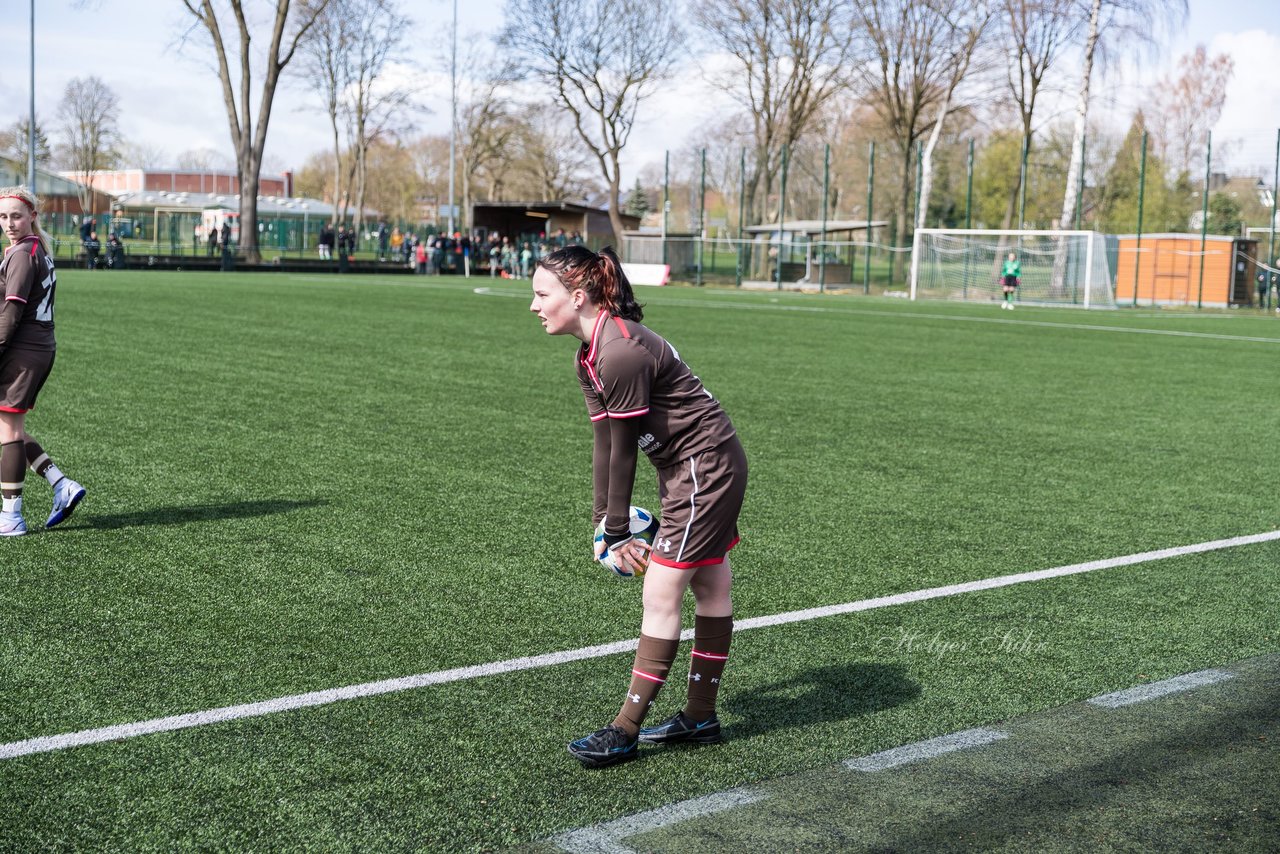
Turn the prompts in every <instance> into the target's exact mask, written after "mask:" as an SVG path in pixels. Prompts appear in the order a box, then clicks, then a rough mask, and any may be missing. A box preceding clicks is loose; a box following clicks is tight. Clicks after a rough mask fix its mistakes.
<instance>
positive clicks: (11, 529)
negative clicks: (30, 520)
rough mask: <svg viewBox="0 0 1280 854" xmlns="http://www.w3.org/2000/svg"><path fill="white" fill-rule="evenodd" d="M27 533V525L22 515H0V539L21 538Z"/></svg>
mask: <svg viewBox="0 0 1280 854" xmlns="http://www.w3.org/2000/svg"><path fill="white" fill-rule="evenodd" d="M26 532H27V523H26V522H25V521H23V519H22V514H21V513H18V512H13V513H0V537H21V536H22V535H23V534H25V533H26Z"/></svg>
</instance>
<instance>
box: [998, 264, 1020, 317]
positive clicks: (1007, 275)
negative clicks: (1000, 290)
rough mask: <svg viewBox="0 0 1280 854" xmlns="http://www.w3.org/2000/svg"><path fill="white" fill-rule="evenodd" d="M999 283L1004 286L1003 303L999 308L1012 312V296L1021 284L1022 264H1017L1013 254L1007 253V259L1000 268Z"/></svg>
mask: <svg viewBox="0 0 1280 854" xmlns="http://www.w3.org/2000/svg"><path fill="white" fill-rule="evenodd" d="M1000 282H1001V284H1002V285H1003V286H1004V303H1003V304H1002V305H1001V306H1000V307H1001V308H1007V309H1009V310H1010V311H1012V310H1013V295H1014V293H1015V292H1016V291H1017V290H1018V285H1019V284H1021V283H1022V264H1020V263H1018V256H1017V255H1016V254H1015V253H1013V252H1010V253H1009V259H1008V260H1007V261H1005V262H1004V265H1003V266H1001V267H1000Z"/></svg>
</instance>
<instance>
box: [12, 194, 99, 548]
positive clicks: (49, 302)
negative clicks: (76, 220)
mask: <svg viewBox="0 0 1280 854" xmlns="http://www.w3.org/2000/svg"><path fill="white" fill-rule="evenodd" d="M0 228H3V229H4V233H5V236H6V237H8V238H9V247H8V248H7V249H6V250H5V253H4V260H3V261H0V284H2V285H3V287H4V306H3V308H0V496H3V508H2V509H0V536H3V537H16V536H20V535H22V534H25V533H26V532H27V524H26V522H24V521H23V519H22V486H23V481H24V480H25V479H26V473H27V472H26V469H27V466H28V465H30V466H31V468H32V469H34V470H35V472H36V474H39V475H41V476H43V477H44V478H45V480H47V481H49V485H50V486H52V487H53V512H51V513H50V514H49V518H48V520H47V521H46V522H45V527H46V528H52V527H53V526H54V525H57V524H58V523H60V522H62V521H63V520H65V519H66V518H67V517H68V516H70V515H71V512H72V511H73V510H75V508H76V505H77V504H79V503H80V501H81V500H82V499H83V498H84V496H85V489H84V487H83V486H81V485H80V484H78V483H76V482H75V481H74V480H72V479H71V478H69V477H67V476H66V475H64V474H63V473H62V472H61V471H59V470H58V467H57V466H56V465H54V464H53V460H51V459H49V455H48V454H46V453H45V452H44V449H43V448H42V447H40V444H39V443H38V442H36V440H35V439H33V438H32V437H31V435H30V434H28V433H27V432H26V416H27V412H28V411H30V410H31V409H32V408H34V407H35V405H36V396H37V395H38V394H39V393H40V388H41V387H42V386H43V385H44V382H45V380H46V379H48V378H49V371H50V370H52V368H53V358H54V355H55V347H54V340H53V291H54V286H55V285H56V283H57V281H56V277H55V276H54V272H53V260H52V259H51V258H50V257H49V235H47V234H45V232H44V229H42V228H41V227H40V216H39V211H38V210H37V203H36V198H35V196H34V195H32V194H31V193H30V192H28V191H27V190H26V189H25V188H23V187H7V188H4V189H0Z"/></svg>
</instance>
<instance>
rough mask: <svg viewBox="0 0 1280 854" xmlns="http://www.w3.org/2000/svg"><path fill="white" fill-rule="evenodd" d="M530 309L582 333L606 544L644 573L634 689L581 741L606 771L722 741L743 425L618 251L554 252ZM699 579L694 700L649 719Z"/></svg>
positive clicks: (589, 762)
mask: <svg viewBox="0 0 1280 854" xmlns="http://www.w3.org/2000/svg"><path fill="white" fill-rule="evenodd" d="M529 310H530V311H532V312H533V313H534V314H536V315H537V316H538V319H539V320H541V321H542V325H543V327H544V328H545V329H546V330H547V332H548V333H549V334H551V335H572V336H574V337H575V338H578V339H579V340H580V341H581V342H582V345H581V346H580V347H579V348H578V350H577V352H576V353H575V355H574V366H575V368H576V369H577V373H578V380H579V383H580V384H581V386H582V393H583V395H584V396H585V398H586V404H587V413H588V415H589V416H590V418H591V422H592V430H593V436H594V449H593V453H592V469H593V485H594V498H595V501H594V506H593V519H592V522H593V525H599V524H600V520H601V519H603V520H604V542H603V544H602V546H603V548H604V549H606V550H607V551H608V552H609V553H610V555H611V556H612V557H613V559H614V560H615V561H617V562H618V563H619V564H621V565H622V566H624V567H626V568H627V569H630V570H632V571H633V572H636V573H637V574H640V573H643V574H644V590H643V591H642V600H643V607H644V613H643V617H642V619H641V623H640V644H639V647H638V648H637V650H636V656H635V664H634V666H633V667H632V670H631V684H630V687H629V688H628V689H627V696H626V699H625V700H624V701H623V703H622V708H621V710H620V711H619V712H618V715H617V716H616V717H615V718H614V720H613V722H612V723H610V724H609V725H608V726H605V727H603V728H602V729H599V730H597V731H596V732H593V733H591V734H590V735H587V736H584V737H582V738H580V739H577V740H576V741H573V742H571V743H570V744H569V752H570V753H571V754H573V756H574V757H575V758H576V759H578V761H580V762H581V763H582V764H583V765H585V766H587V767H588V768H599V767H603V766H606V765H613V764H616V763H618V762H623V761H625V760H628V759H631V758H633V757H634V756H635V755H636V749H637V743H638V742H645V743H647V744H674V743H679V742H693V743H699V744H709V743H713V742H717V741H719V740H720V737H721V733H720V720H719V718H717V717H716V713H715V708H716V694H717V692H718V690H719V688H720V679H721V676H722V674H723V672H724V668H725V664H726V663H727V662H728V659H729V643H730V639H731V636H732V633H733V605H732V601H731V599H730V585H731V583H732V580H733V574H732V572H731V571H730V569H729V556H728V555H729V550H730V549H732V548H733V547H734V545H736V544H737V542H738V513H739V511H740V510H741V508H742V500H743V497H744V495H745V494H746V489H747V457H746V454H745V453H744V452H743V450H742V445H741V443H740V442H739V441H738V436H737V432H736V431H735V430H734V427H733V423H732V422H730V420H729V417H728V415H726V414H725V412H724V410H723V409H722V408H721V407H720V404H719V402H717V401H716V399H715V398H714V397H712V396H711V393H710V392H708V391H707V390H706V389H705V388H703V386H702V381H701V380H699V379H698V378H697V377H696V376H694V374H693V372H692V371H690V370H689V367H688V366H687V365H685V363H684V362H683V361H681V359H680V355H679V354H678V353H677V352H676V350H675V348H674V347H672V346H671V345H670V344H668V343H667V342H666V341H665V340H663V339H662V338H661V337H660V336H659V335H658V334H657V333H655V332H653V331H652V330H650V329H649V328H648V327H645V326H643V325H641V323H640V321H641V320H642V319H643V311H642V308H641V306H640V304H639V303H637V302H636V298H635V294H634V293H633V292H632V290H631V283H630V282H628V281H627V277H626V275H625V274H624V273H623V271H622V265H621V263H619V261H618V256H617V255H615V254H614V253H613V251H612V250H611V249H608V248H606V249H604V250H602V251H601V252H600V254H598V255H597V254H596V253H594V252H592V251H591V250H589V249H587V248H586V247H584V246H574V245H571V246H566V247H565V248H563V249H558V250H556V251H555V252H552V253H551V254H549V255H547V256H546V257H545V258H542V259H541V260H540V261H539V262H538V265H537V269H536V270H535V271H534V274H533V302H532V303H531V304H530V306H529ZM637 449H639V450H643V451H644V452H645V454H646V455H647V456H648V457H649V461H650V462H651V463H653V465H654V468H656V469H657V474H658V492H659V495H660V496H661V501H662V518H661V520H660V523H659V528H658V534H657V537H656V538H655V539H654V541H653V546H652V547H649V546H647V545H646V544H645V543H643V542H642V541H640V540H635V539H632V537H631V533H630V524H629V522H630V507H631V488H632V485H633V484H634V482H635V474H636V455H637ZM596 556H597V557H600V555H599V554H597V555H596ZM646 563H647V569H646ZM686 589H689V590H692V591H693V596H694V599H695V600H696V603H697V608H696V610H695V616H694V639H693V649H692V650H691V652H690V657H689V683H688V684H689V691H688V702H687V703H686V704H685V706H684V708H683V709H681V710H680V711H677V712H676V713H675V714H673V715H671V717H669V718H667V719H666V720H664V721H662V723H660V724H657V725H656V726H651V727H644V728H642V726H641V725H642V724H643V723H644V718H645V715H646V714H647V713H648V711H649V708H650V707H651V706H652V705H653V703H654V700H655V699H656V698H657V696H658V691H659V690H660V689H661V688H662V686H663V684H664V683H665V682H666V680H667V674H668V673H669V672H670V670H671V665H672V663H673V662H674V661H675V657H676V651H677V648H678V647H679V644H680V604H681V601H682V600H683V599H684V593H685V590H686Z"/></svg>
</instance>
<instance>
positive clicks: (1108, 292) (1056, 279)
mask: <svg viewBox="0 0 1280 854" xmlns="http://www.w3.org/2000/svg"><path fill="white" fill-rule="evenodd" d="M1010 252H1012V253H1013V254H1014V257H1015V258H1016V260H1017V262H1018V264H1019V265H1020V267H1021V280H1022V281H1021V284H1019V286H1018V290H1017V296H1016V299H1017V301H1018V302H1019V303H1031V304H1035V305H1047V306H1079V307H1083V308H1115V305H1116V301H1115V293H1114V290H1113V287H1112V276H1111V265H1110V263H1109V261H1108V258H1107V247H1106V240H1105V238H1104V237H1103V236H1102V235H1101V234H1099V233H1098V232H1096V231H994V230H992V231H988V230H948V229H940V228H920V229H917V230H916V233H915V239H914V242H913V245H912V253H911V298H912V299H949V300H968V301H971V302H992V301H996V300H1000V299H1002V298H1003V296H1004V292H1003V289H1002V287H1001V267H1002V265H1003V264H1004V262H1005V260H1006V259H1007V258H1008V257H1009V253H1010Z"/></svg>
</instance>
